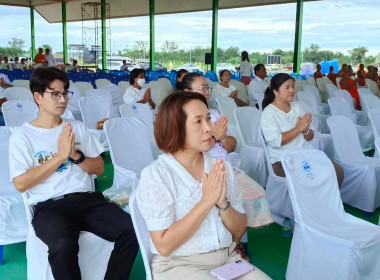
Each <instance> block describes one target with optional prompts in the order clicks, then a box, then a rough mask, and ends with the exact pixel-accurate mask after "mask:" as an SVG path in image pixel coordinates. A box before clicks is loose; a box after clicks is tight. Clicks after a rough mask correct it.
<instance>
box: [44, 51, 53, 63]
mask: <svg viewBox="0 0 380 280" xmlns="http://www.w3.org/2000/svg"><path fill="white" fill-rule="evenodd" d="M45 61H47V63H48V65H47V66H48V67H55V58H54V56H53V55H52V54H51V52H50V49H45Z"/></svg>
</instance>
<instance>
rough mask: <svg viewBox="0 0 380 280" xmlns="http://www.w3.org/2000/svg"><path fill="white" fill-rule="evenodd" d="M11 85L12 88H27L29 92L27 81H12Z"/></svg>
mask: <svg viewBox="0 0 380 280" xmlns="http://www.w3.org/2000/svg"><path fill="white" fill-rule="evenodd" d="M12 85H13V86H14V87H22V88H27V89H29V90H30V88H29V80H17V79H16V80H13V82H12Z"/></svg>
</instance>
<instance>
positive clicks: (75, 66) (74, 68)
mask: <svg viewBox="0 0 380 280" xmlns="http://www.w3.org/2000/svg"><path fill="white" fill-rule="evenodd" d="M67 69H68V70H69V71H74V72H79V66H78V60H76V59H74V60H73V64H72V65H71V64H70V65H69V67H68V68H67Z"/></svg>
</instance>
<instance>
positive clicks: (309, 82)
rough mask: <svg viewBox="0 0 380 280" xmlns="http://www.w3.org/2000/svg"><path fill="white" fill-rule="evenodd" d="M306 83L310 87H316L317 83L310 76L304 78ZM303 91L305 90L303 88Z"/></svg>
mask: <svg viewBox="0 0 380 280" xmlns="http://www.w3.org/2000/svg"><path fill="white" fill-rule="evenodd" d="M306 81H307V83H308V84H309V85H311V86H315V87H316V86H317V83H316V82H315V79H314V77H312V76H306ZM303 89H305V87H304V88H303Z"/></svg>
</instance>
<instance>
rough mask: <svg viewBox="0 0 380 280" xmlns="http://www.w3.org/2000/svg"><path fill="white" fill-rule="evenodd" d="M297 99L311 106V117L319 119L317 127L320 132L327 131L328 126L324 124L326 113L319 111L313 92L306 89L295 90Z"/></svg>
mask: <svg viewBox="0 0 380 280" xmlns="http://www.w3.org/2000/svg"><path fill="white" fill-rule="evenodd" d="M297 96H298V100H299V101H300V102H303V103H306V104H307V105H308V106H309V107H310V108H311V110H312V111H311V114H312V115H313V117H317V118H318V120H319V127H320V130H321V132H322V133H329V132H330V131H329V128H328V126H327V124H326V119H327V118H328V117H329V116H328V115H324V114H321V113H320V112H319V108H318V103H317V100H316V97H315V96H314V94H312V93H311V92H308V91H299V92H297Z"/></svg>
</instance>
